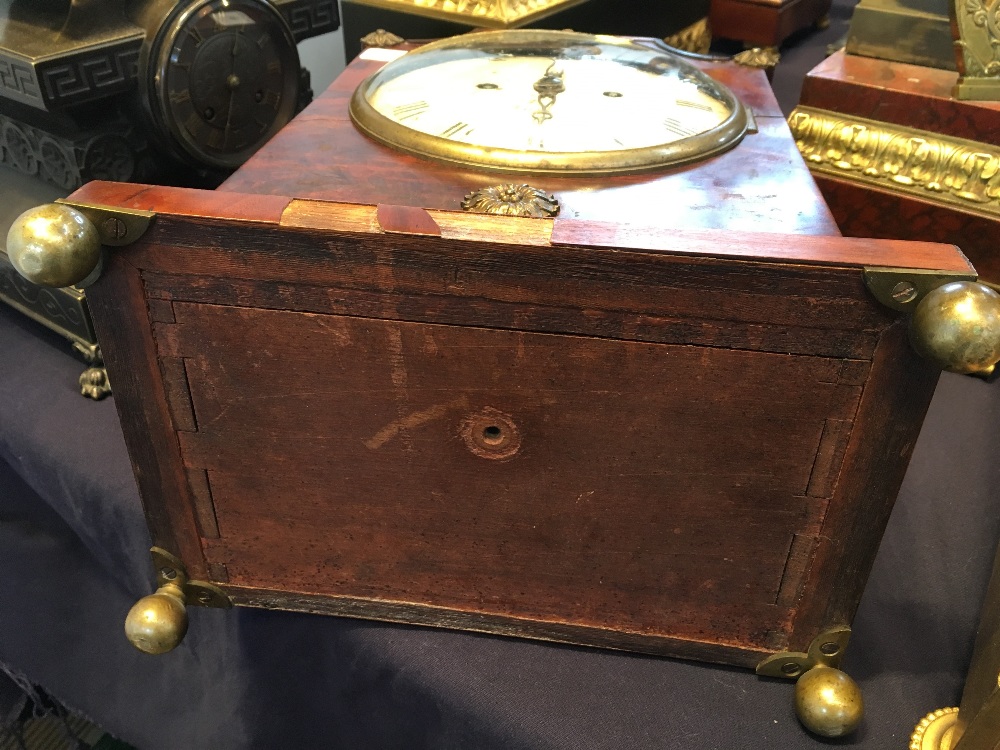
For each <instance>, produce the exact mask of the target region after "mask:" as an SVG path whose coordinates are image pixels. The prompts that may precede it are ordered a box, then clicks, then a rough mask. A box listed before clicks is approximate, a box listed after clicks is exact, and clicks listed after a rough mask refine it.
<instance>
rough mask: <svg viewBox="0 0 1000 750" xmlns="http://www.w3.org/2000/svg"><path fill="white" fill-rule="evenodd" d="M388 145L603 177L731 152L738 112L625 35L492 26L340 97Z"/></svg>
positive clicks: (717, 88) (701, 78) (720, 90)
mask: <svg viewBox="0 0 1000 750" xmlns="http://www.w3.org/2000/svg"><path fill="white" fill-rule="evenodd" d="M351 115H352V117H353V119H354V121H355V124H356V125H357V126H358V127H359V128H360V129H361V130H362V131H363V132H365V133H367V134H368V135H370V136H372V137H374V138H375V139H377V140H380V141H382V142H383V143H387V144H388V145H391V146H394V147H397V148H400V149H403V150H406V151H410V152H414V153H417V154H421V155H425V156H430V157H433V158H437V159H444V160H447V161H453V162H459V163H465V164H469V165H474V166H480V167H485V168H492V169H503V170H517V171H532V172H556V173H559V172H570V173H606V172H630V171H641V170H644V169H654V168H657V167H665V166H670V165H676V164H680V163H684V162H689V161H693V160H696V159H699V158H704V157H707V156H710V155H712V154H715V153H718V152H720V151H722V150H725V149H727V148H730V147H732V146H734V145H735V144H736V143H738V142H739V140H740V139H741V138H742V137H743V135H744V133H745V132H746V127H747V118H746V113H745V111H744V109H743V107H742V105H740V103H739V101H738V100H737V99H736V97H735V96H733V94H732V93H731V92H729V91H728V90H727V89H726V88H725V87H723V86H721V85H720V84H718V83H716V82H715V81H713V80H712V79H711V78H709V77H708V76H706V75H705V74H704V73H702V72H701V71H700V70H698V69H697V68H695V67H693V66H691V65H690V64H688V63H687V62H685V61H684V60H683V59H681V58H680V57H677V56H674V55H671V54H668V53H664V52H661V51H657V50H652V49H649V48H646V47H643V46H641V45H639V44H636V43H633V42H631V41H629V40H624V39H616V38H613V37H596V36H590V35H586V34H575V33H572V32H552V31H514V32H510V31H504V32H487V33H479V34H467V35H464V36H461V37H456V38H453V39H448V40H444V41H442V42H436V43H434V44H430V45H427V46H426V47H421V48H420V49H418V50H416V51H414V52H410V53H408V54H406V55H405V56H403V57H401V58H399V59H398V60H396V61H394V62H392V63H389V64H388V65H386V66H385V67H384V68H383V69H382V70H381V71H379V72H378V73H376V74H375V75H374V76H372V77H371V78H369V79H368V80H367V81H365V82H364V83H363V84H362V85H361V86H360V87H358V89H357V91H356V92H355V95H354V97H353V99H352V102H351Z"/></svg>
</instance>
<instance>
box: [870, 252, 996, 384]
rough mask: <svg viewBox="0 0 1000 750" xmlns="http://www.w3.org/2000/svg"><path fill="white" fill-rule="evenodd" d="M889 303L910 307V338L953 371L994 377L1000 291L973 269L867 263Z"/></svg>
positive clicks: (876, 289)
mask: <svg viewBox="0 0 1000 750" xmlns="http://www.w3.org/2000/svg"><path fill="white" fill-rule="evenodd" d="M864 279H865V284H866V285H867V287H868V289H869V291H870V292H871V293H872V294H873V295H874V297H875V298H876V299H877V300H878V301H879V302H880V303H882V304H883V305H885V306H886V307H889V308H891V309H893V310H898V311H900V312H907V313H910V314H911V316H910V343H911V344H912V346H913V348H914V350H915V351H916V352H917V354H919V355H920V356H921V357H923V358H925V359H927V360H929V361H930V362H932V363H933V364H935V365H936V366H938V367H940V368H941V369H943V370H947V371H949V372H957V373H960V374H963V375H974V376H977V377H981V378H990V377H991V376H993V375H994V371H995V370H996V365H997V363H998V362H1000V294H998V293H997V291H996V290H995V289H994V288H993V287H991V286H990V285H988V284H984V283H983V282H981V281H979V277H978V276H976V275H975V274H974V273H968V274H959V273H950V272H946V271H925V270H918V269H912V268H866V269H865V271H864Z"/></svg>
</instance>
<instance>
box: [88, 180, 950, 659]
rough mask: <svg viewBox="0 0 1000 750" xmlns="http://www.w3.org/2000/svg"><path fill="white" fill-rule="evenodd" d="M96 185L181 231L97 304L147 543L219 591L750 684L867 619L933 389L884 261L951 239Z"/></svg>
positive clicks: (141, 258) (94, 291) (944, 260)
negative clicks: (874, 269) (608, 652)
mask: <svg viewBox="0 0 1000 750" xmlns="http://www.w3.org/2000/svg"><path fill="white" fill-rule="evenodd" d="M76 198H77V199H78V200H82V201H88V202H92V203H103V204H106V205H121V206H126V207H134V208H145V209H148V210H153V211H155V212H156V213H157V218H156V219H155V220H154V223H153V225H152V227H151V229H150V230H149V231H148V232H147V234H146V235H145V236H144V237H143V238H142V239H141V240H140V241H139V242H137V243H135V244H134V245H131V246H129V247H127V248H123V249H121V250H117V251H114V253H113V254H112V255H111V258H110V261H109V262H108V264H107V266H106V268H105V271H104V274H103V276H102V277H101V279H100V280H99V281H98V282H97V283H96V284H95V285H94V286H93V287H91V288H89V289H88V300H89V301H90V304H91V308H92V312H93V317H94V320H95V323H96V325H97V328H98V335H99V337H100V340H101V342H102V347H103V348H104V353H105V358H106V360H107V364H108V368H109V371H110V377H111V379H112V380H113V382H114V383H115V400H116V402H117V405H118V408H119V411H120V413H121V417H122V425H123V428H124V431H125V435H126V440H127V443H128V445H129V449H130V453H131V456H132V458H133V461H134V463H135V469H136V476H137V480H138V483H139V486H140V490H141V493H142V496H143V500H144V503H145V508H146V512H147V516H148V519H149V523H150V527H151V531H152V534H153V539H154V542H155V543H156V544H157V545H159V546H162V547H164V548H166V549H168V550H170V551H172V552H174V553H175V554H177V555H179V556H180V557H181V558H182V559H183V560H184V562H185V563H186V565H187V566H188V569H189V571H190V573H191V575H192V576H193V577H196V578H203V579H208V580H212V581H215V582H216V583H218V584H219V585H221V586H222V587H223V588H225V589H226V590H227V591H228V592H229V594H230V595H231V596H232V598H233V599H234V601H236V602H237V603H241V604H249V605H260V606H267V607H278V608H288V609H296V610H305V611H312V612H327V613H335V614H345V615H350V616H358V617H369V618H376V619H386V620H394V621H402V622H414V623H422V624H432V625H439V626H448V627H457V628H465V629H471V630H480V631H488V632H499V633H506V634H514V635H522V636H530V637H537V638H544V639H550V640H560V641H566V642H572V643H583V644H592V645H603V646H611V647H615V648H626V649H633V650H637V651H643V652H648V653H657V654H667V655H675V656H684V657H693V658H699V659H708V660H712V661H723V662H730V663H734V664H742V665H747V666H752V665H753V664H754V663H755V662H756V661H757V660H758V659H759V658H760V657H761V656H762V655H763V654H766V653H770V652H773V651H775V650H781V649H784V648H787V647H794V648H799V649H802V648H805V646H806V645H807V644H808V642H809V641H810V640H811V639H812V638H813V637H814V636H815V635H816V633H817V632H818V630H819V629H820V628H821V627H822V626H825V625H831V624H843V623H845V622H849V621H850V619H851V617H852V616H853V612H854V608H855V607H856V605H857V601H858V598H859V597H860V593H861V588H862V586H863V583H864V579H865V577H866V575H867V571H868V568H869V566H870V564H871V561H872V558H873V556H874V554H875V550H876V547H877V544H878V540H879V538H880V535H881V531H882V528H883V526H884V524H885V522H886V520H887V516H888V512H889V509H890V507H891V504H892V500H893V498H894V497H895V493H896V491H897V489H898V485H899V483H900V481H901V480H902V476H903V471H904V469H905V465H906V461H907V460H908V456H909V452H910V450H911V448H912V446H913V442H914V440H915V438H916V435H917V431H918V429H919V426H920V422H921V419H922V415H923V413H924V411H925V409H926V407H927V404H928V401H929V399H930V396H931V392H932V390H933V387H934V383H935V382H936V379H937V375H936V373H934V372H933V371H932V370H931V369H930V368H928V367H927V366H925V365H923V364H922V363H921V362H919V361H918V360H916V359H915V357H914V356H913V355H911V353H910V350H909V347H908V345H907V343H906V340H905V334H904V329H903V328H902V327H901V324H900V321H898V320H897V316H896V315H895V314H894V313H891V312H890V311H888V310H886V309H885V308H882V307H881V306H879V305H878V304H877V303H876V302H875V301H874V300H873V299H872V298H870V297H869V295H868V293H867V291H866V290H865V287H864V284H863V282H862V280H861V272H860V264H861V263H863V262H870V263H875V264H883V265H903V266H905V265H910V266H916V267H927V268H945V269H947V268H958V269H959V270H967V264H966V263H965V261H964V259H963V258H962V256H961V255H960V254H959V253H958V252H957V251H956V250H954V248H950V247H946V246H935V245H930V244H927V243H924V244H919V243H902V242H891V241H874V242H871V241H862V240H850V239H844V238H838V237H827V238H801V237H782V236H777V235H769V236H755V235H746V236H744V237H741V238H740V240H739V241H736V240H733V241H732V242H730V243H727V242H725V241H724V240H725V237H726V236H725V235H721V234H718V233H712V232H710V233H706V232H701V233H698V232H695V233H685V232H656V231H654V230H650V231H648V232H646V233H635V232H633V233H632V234H628V233H619V232H615V231H614V230H615V228H614V227H613V226H609V225H599V224H590V223H587V222H575V221H556V222H552V221H544V220H529V219H512V218H502V217H475V216H467V215H462V214H448V213H444V212H426V211H420V210H417V211H416V212H414V210H413V209H404V208H398V207H397V208H391V207H386V206H381V207H378V208H376V207H372V206H344V205H337V204H324V203H316V202H309V201H289V200H288V199H283V198H276V197H268V196H241V195H229V194H223V193H218V192H215V193H211V192H209V193H202V192H197V191H184V190H177V189H166V188H143V187H137V186H135V185H114V184H108V183H103V184H102V183H91V184H90V185H88V186H86V187H85V188H84V189H83V190H82V191H80V192H79V193H78V194H77V195H76ZM417 214H419V217H417ZM407 216H409V217H410V218H411V219H412V220H411V221H409V222H407V221H404V220H403V219H405V218H406V217H407ZM417 218H419V220H417ZM435 227H436V228H437V229H438V230H439V232H440V234H439V235H438V236H428V235H429V234H430V233H431V232H432V231H433V229H434V228H435ZM630 246H633V247H639V248H641V249H630ZM755 251H756V252H755ZM748 252H749V253H751V255H747V253H748ZM754 252H755V254H756V255H757V256H758V257H753V254H754Z"/></svg>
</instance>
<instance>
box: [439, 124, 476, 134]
mask: <svg viewBox="0 0 1000 750" xmlns="http://www.w3.org/2000/svg"><path fill="white" fill-rule="evenodd" d="M465 128H468V130H466V131H465V134H466V135H468V134H469V133H471V132H472V128H470V127H469V123H467V122H456V123H455V124H454V125H452V126H451V127H450V128H448V129H447V130H445V131H444V132H443V133H441V135H443V136H444V137H445V138H451V137H452V136H455V135H458V134H459V133H460V132H461V131H462V130H463V129H465Z"/></svg>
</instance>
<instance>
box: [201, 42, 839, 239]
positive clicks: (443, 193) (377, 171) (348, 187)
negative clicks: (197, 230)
mask: <svg viewBox="0 0 1000 750" xmlns="http://www.w3.org/2000/svg"><path fill="white" fill-rule="evenodd" d="M381 66H382V63H380V62H375V61H371V60H362V59H356V60H354V61H352V62H351V64H350V65H349V66H348V68H347V70H346V71H345V72H344V73H343V75H341V76H340V77H339V78H338V79H337V80H336V81H335V82H334V83H333V85H332V86H331V87H330V88H329V89H328V90H327V91H326V92H325V93H324V94H322V95H321V96H319V97H317V98H316V100H315V101H313V103H312V104H310V105H309V107H307V108H306V110H305V111H303V112H302V113H301V114H300V115H299V116H298V117H296V118H295V120H293V121H292V122H291V123H290V124H289V125H288V126H286V127H285V128H284V129H283V130H282V131H281V132H280V133H279V134H278V135H277V136H275V138H273V139H272V140H271V141H270V142H269V143H268V145H267V147H266V148H264V149H262V150H261V151H259V152H258V153H257V154H256V155H255V156H253V157H252V158H251V159H250V160H249V161H248V162H247V163H246V164H245V165H244V166H243V167H242V168H241V169H240V170H239V171H238V172H236V173H235V174H234V175H233V176H232V177H231V178H229V180H227V181H226V182H225V183H224V184H223V185H222V186H221V188H220V190H221V191H224V192H236V193H243V194H248V193H249V194H273V195H286V196H292V197H295V198H305V199H313V200H324V201H338V202H345V203H363V204H370V205H376V204H387V205H398V206H418V207H420V208H428V209H444V210H450V211H457V210H460V206H461V202H462V199H463V198H464V197H465V196H466V195H467V194H468V193H469V192H471V191H472V190H475V189H478V188H482V187H485V186H488V185H494V184H498V183H504V182H517V183H521V182H530V183H531V184H532V185H533V186H534V187H537V188H540V189H542V190H545V191H547V192H549V193H552V194H554V195H555V196H556V197H557V198H558V200H559V201H560V203H561V206H562V208H561V211H560V216H563V217H566V218H582V219H589V220H595V221H615V222H621V221H633V222H635V223H639V224H656V225H661V226H669V227H673V228H702V229H734V230H743V231H769V232H779V233H789V234H792V233H798V234H816V235H835V234H837V233H838V230H837V228H836V225H835V223H834V222H833V219H832V217H831V216H830V215H829V212H828V211H827V209H826V207H825V205H824V204H823V202H822V199H821V198H820V196H819V192H818V190H817V189H816V186H815V183H813V181H812V179H811V178H810V177H809V173H808V170H807V169H806V168H805V166H804V165H803V164H802V160H801V158H800V157H799V155H798V151H797V149H796V148H795V143H794V142H793V140H792V138H791V135H790V133H789V132H788V128H787V125H786V124H785V120H784V117H783V116H782V114H781V110H780V108H779V107H778V103H777V101H776V100H775V98H774V94H773V92H772V91H771V89H770V86H769V85H768V83H767V78H766V76H765V75H764V73H763V72H762V71H759V70H752V69H749V68H743V67H740V66H737V65H731V64H718V63H706V64H702V67H703V69H704V70H705V71H706V72H707V73H708V74H709V75H711V76H713V77H715V78H716V79H717V80H719V81H721V82H722V83H724V84H726V85H727V86H730V87H731V88H732V89H733V91H734V92H735V93H736V94H737V95H738V96H739V97H740V99H741V100H742V101H743V102H744V103H745V104H746V105H747V106H748V107H750V108H751V109H752V110H753V112H754V115H755V117H756V119H757V122H758V125H759V129H760V132H759V133H755V134H750V135H747V136H746V138H744V140H743V142H742V143H741V144H740V145H738V146H737V147H736V148H735V149H733V150H732V151H729V152H727V153H725V154H722V155H720V156H716V157H713V158H711V159H708V160H705V161H703V162H700V163H697V164H693V165H688V166H684V167H677V168H674V169H668V170H665V171H661V172H652V173H647V174H643V175H633V176H618V177H601V178H580V177H576V178H570V177H543V176H538V175H523V174H517V173H509V172H508V173H505V172H488V171H475V170H472V169H468V168H456V167H455V166H450V165H447V164H443V163H436V162H433V161H430V160H427V159H422V158H418V157H414V156H407V155H405V154H401V153H399V152H397V151H394V150H392V149H390V148H388V147H386V146H383V145H381V144H378V143H375V142H374V141H371V140H369V139H368V138H366V137H365V136H363V135H361V134H360V133H358V132H357V130H355V128H354V126H353V124H352V123H351V122H350V118H349V114H348V102H349V100H350V97H351V94H352V93H353V91H354V89H355V87H356V86H357V85H358V84H359V83H360V82H361V81H362V80H364V78H366V77H367V76H368V75H371V74H372V73H374V72H376V71H377V70H379V68H381ZM303 155H308V157H307V158H308V168H307V169H305V168H303V161H302V160H303Z"/></svg>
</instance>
